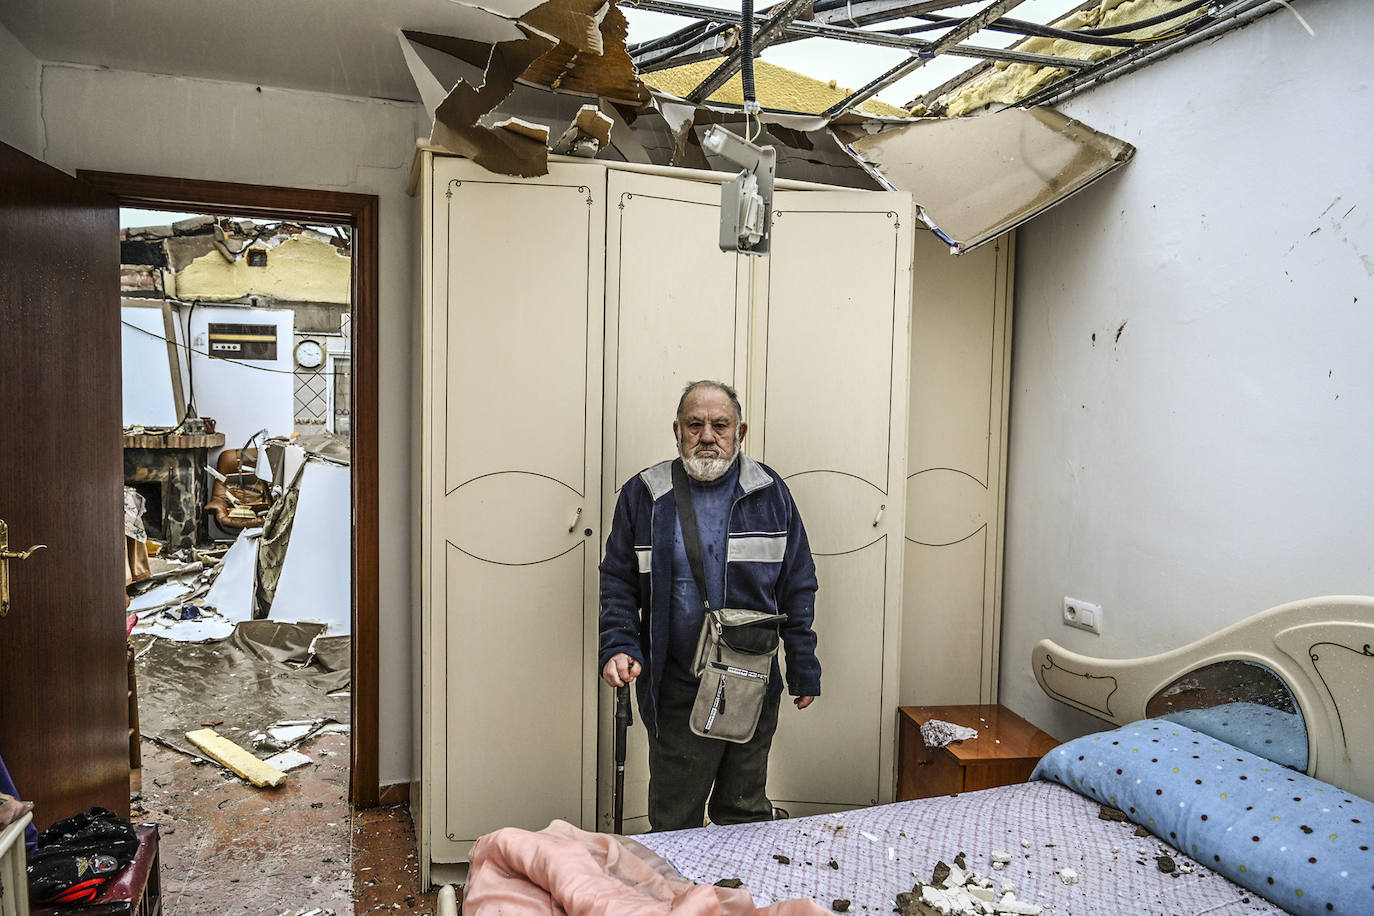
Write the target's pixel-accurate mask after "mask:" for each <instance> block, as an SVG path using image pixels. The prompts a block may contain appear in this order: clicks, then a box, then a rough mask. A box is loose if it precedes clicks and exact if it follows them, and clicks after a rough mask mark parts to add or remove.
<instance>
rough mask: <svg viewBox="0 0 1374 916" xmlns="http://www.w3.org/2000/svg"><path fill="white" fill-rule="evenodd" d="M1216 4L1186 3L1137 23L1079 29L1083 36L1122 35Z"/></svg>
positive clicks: (1204, 1)
mask: <svg viewBox="0 0 1374 916" xmlns="http://www.w3.org/2000/svg"><path fill="white" fill-rule="evenodd" d="M1215 2H1216V0H1191V2H1189V3H1185V4H1183V5H1182V6H1176V7H1174V8H1173V9H1171V10H1169V11H1168V12H1167V13H1160V14H1159V15H1158V16H1151V17H1150V18H1148V19H1137V20H1136V21H1135V22H1126V23H1123V24H1121V25H1112V26H1104V27H1102V28H1100V29H1079V30H1078V32H1080V33H1081V34H1083V35H1120V34H1122V33H1123V32H1134V31H1135V30H1136V29H1143V28H1148V27H1149V26H1152V25H1159V24H1160V23H1161V22H1168V21H1169V20H1171V19H1177V18H1178V17H1180V16H1183V15H1185V14H1187V13H1191V12H1192V11H1193V10H1195V9H1200V8H1201V7H1204V6H1209V5H1211V4H1213V3H1215Z"/></svg>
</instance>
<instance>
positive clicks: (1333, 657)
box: [1031, 595, 1374, 799]
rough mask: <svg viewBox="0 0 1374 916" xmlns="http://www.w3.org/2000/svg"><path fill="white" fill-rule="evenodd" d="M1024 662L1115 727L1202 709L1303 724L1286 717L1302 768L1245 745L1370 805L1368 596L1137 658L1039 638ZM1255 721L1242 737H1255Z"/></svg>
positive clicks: (1318, 604)
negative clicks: (1255, 713)
mask: <svg viewBox="0 0 1374 916" xmlns="http://www.w3.org/2000/svg"><path fill="white" fill-rule="evenodd" d="M1031 665H1032V669H1033V670H1034V671H1035V678H1036V680H1037V681H1039V682H1040V687H1041V689H1043V690H1044V691H1045V692H1046V693H1047V694H1049V695H1050V696H1052V697H1054V698H1055V699H1056V700H1060V701H1061V702H1064V703H1067V704H1068V705H1070V706H1073V707H1075V708H1076V709H1081V710H1083V711H1084V712H1087V713H1090V714H1092V715H1094V716H1097V717H1098V718H1101V719H1105V720H1107V721H1109V722H1112V723H1115V724H1117V725H1125V724H1126V723H1128V722H1134V721H1136V720H1138V719H1144V718H1151V717H1162V716H1168V717H1170V718H1174V717H1176V716H1177V715H1179V714H1182V713H1185V711H1197V712H1189V713H1187V714H1191V715H1195V716H1196V715H1199V714H1200V713H1201V711H1205V710H1207V709H1212V710H1222V709H1226V710H1228V711H1230V712H1237V711H1240V712H1243V711H1246V710H1253V709H1260V710H1263V709H1265V708H1267V709H1268V710H1272V711H1273V712H1272V713H1268V714H1269V715H1271V716H1272V717H1273V718H1275V719H1282V718H1283V716H1282V715H1280V714H1281V713H1289V714H1294V715H1297V716H1300V717H1301V718H1300V719H1292V721H1293V722H1294V723H1300V724H1296V725H1295V728H1296V729H1298V736H1297V737H1298V738H1299V739H1301V740H1303V741H1304V743H1305V751H1306V761H1305V764H1304V762H1303V761H1302V759H1301V750H1299V751H1298V752H1297V753H1298V755H1299V756H1298V759H1297V760H1296V761H1285V760H1283V759H1281V756H1282V755H1281V753H1280V752H1278V751H1277V750H1275V751H1274V752H1272V753H1265V751H1264V750H1256V748H1255V747H1250V748H1247V749H1249V750H1254V751H1255V752H1256V753H1260V754H1263V755H1264V756H1267V757H1270V758H1271V759H1276V760H1279V762H1286V763H1290V765H1295V766H1296V768H1300V769H1304V770H1305V771H1306V772H1307V773H1308V774H1310V775H1312V776H1315V777H1316V778H1318V779H1321V780H1323V781H1325V782H1329V783H1331V784H1333V785H1336V786H1340V787H1341V788H1343V789H1347V790H1349V791H1351V792H1355V793H1357V794H1359V795H1362V796H1364V797H1365V798H1368V799H1374V598H1371V597H1363V596H1343V595H1337V596H1331V597H1324V598H1308V599H1306V600H1304V601H1294V602H1292V603H1291V604H1284V605H1280V606H1279V607H1276V608H1270V609H1269V610H1267V611H1262V612H1260V613H1258V614H1255V615H1254V616H1253V617H1249V618H1247V619H1245V620H1242V621H1240V622H1239V623H1235V624H1232V625H1231V626H1229V627H1226V628H1225V629H1223V630H1219V631H1217V632H1216V633H1213V634H1212V635H1210V636H1207V637H1204V638H1202V639H1199V640H1198V641H1196V642H1194V643H1191V644H1190V645H1186V646H1183V647H1181V648H1178V649H1174V650H1172V651H1169V652H1165V653H1162V654H1160V655H1151V656H1148V657H1144V658H1131V659H1105V658H1094V657H1092V656H1088V655H1079V654H1078V653H1076V652H1071V651H1069V650H1068V649H1065V648H1063V647H1061V646H1059V645H1057V644H1056V643H1054V642H1053V641H1051V640H1048V639H1042V640H1040V642H1038V643H1037V644H1036V646H1035V649H1034V650H1033V651H1032V653H1031ZM1217 718H1218V723H1220V721H1221V719H1222V718H1226V717H1225V716H1222V715H1219V716H1218V717H1217ZM1235 718H1237V724H1239V723H1240V717H1235ZM1290 718H1291V716H1290ZM1253 722H1254V719H1253V718H1251V719H1250V720H1248V722H1247V724H1245V725H1244V726H1242V729H1243V730H1244V731H1247V732H1253V731H1254V728H1253ZM1189 724H1190V725H1191V726H1192V727H1193V728H1195V729H1197V730H1198V731H1208V728H1206V727H1204V726H1202V725H1197V724H1194V723H1189ZM1304 730H1305V735H1304V734H1302V732H1303V731H1304ZM1213 733H1214V734H1216V737H1219V738H1222V739H1223V740H1231V738H1230V737H1228V735H1227V734H1222V733H1216V732H1213ZM1232 743H1236V742H1234V741H1233V742H1232ZM1264 743H1265V744H1268V743H1269V739H1267V738H1266V739H1264ZM1293 746H1295V747H1298V748H1302V745H1301V744H1297V745H1293Z"/></svg>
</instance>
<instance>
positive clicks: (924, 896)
mask: <svg viewBox="0 0 1374 916" xmlns="http://www.w3.org/2000/svg"><path fill="white" fill-rule="evenodd" d="M992 855H993V861H994V865H993V867H994V868H996V867H997V865H996V864H995V863H996V861H997V859H996V857H997V856H998V855H999V853H993V854H992ZM1000 855H1001V856H1002V857H1003V859H1002V863H1001V864H1002V867H1005V866H1006V863H1007V862H1010V861H1011V856H1010V855H1008V854H1006V853H1000ZM966 866H967V862H966V861H965V858H964V854H963V853H960V854H959V855H957V856H955V858H954V864H953V865H948V864H946V863H944V862H937V863H936V864H935V868H934V870H933V871H932V873H931V878H930V882H929V883H926V882H920V881H918V882H917V883H916V886H915V887H913V888H912V889H911V892H910V893H907V894H898V895H897V912H898V913H899V914H901V916H1041V913H1042V912H1043V910H1042V908H1041V907H1039V906H1037V905H1036V904H1034V903H1027V902H1025V901H1023V900H1017V899H1016V894H1015V893H1014V892H1013V891H1012V889H1011V882H1008V881H1004V882H1002V888H1001V891H1002V893H1001V896H1000V897H999V896H998V894H997V892H996V891H994V890H993V880H992V879H991V878H987V877H984V876H982V875H979V874H978V873H977V872H975V871H973V870H972V869H969V868H967V867H966Z"/></svg>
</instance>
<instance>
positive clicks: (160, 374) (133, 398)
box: [119, 299, 214, 426]
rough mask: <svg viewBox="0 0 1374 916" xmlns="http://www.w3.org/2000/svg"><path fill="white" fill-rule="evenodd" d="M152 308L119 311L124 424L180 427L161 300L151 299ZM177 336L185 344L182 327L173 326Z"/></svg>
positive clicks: (126, 308)
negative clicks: (178, 425)
mask: <svg viewBox="0 0 1374 916" xmlns="http://www.w3.org/2000/svg"><path fill="white" fill-rule="evenodd" d="M124 301H125V302H126V303H127V302H128V301H129V300H127V299H126V300H124ZM149 305H151V306H152V307H149ZM149 305H124V306H122V307H121V308H120V310H119V312H120V328H119V336H120V355H121V359H120V364H121V368H122V369H123V379H122V381H123V394H124V425H125V426H136V425H137V426H176V425H177V424H178V423H180V422H181V413H180V412H179V411H178V410H177V405H176V395H175V394H174V392H173V390H172V366H171V360H170V359H168V356H167V343H166V337H167V328H166V324H165V323H164V321H163V318H162V308H161V300H156V299H154V300H149ZM173 334H175V335H176V339H177V342H178V343H183V344H184V341H183V339H182V333H181V327H180V325H174V326H173ZM184 365H185V364H184V363H183V366H184ZM211 416H214V415H213V414H211Z"/></svg>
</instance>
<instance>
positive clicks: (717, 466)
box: [677, 439, 739, 483]
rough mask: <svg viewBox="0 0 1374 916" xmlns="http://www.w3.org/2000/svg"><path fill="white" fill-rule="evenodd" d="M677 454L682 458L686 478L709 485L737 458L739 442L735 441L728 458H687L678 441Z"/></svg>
mask: <svg viewBox="0 0 1374 916" xmlns="http://www.w3.org/2000/svg"><path fill="white" fill-rule="evenodd" d="M677 453H678V455H679V456H680V457H681V458H682V466H683V467H684V468H686V469H687V476H688V477H691V478H692V479H693V480H700V481H701V482H702V483H710V482H711V481H713V480H718V479H719V478H720V476H721V475H722V474H724V473H725V472H726V471H728V470H730V465H732V464H734V463H735V459H737V458H739V440H738V439H736V440H735V443H734V448H733V449H732V450H731V452H730V457H729V458H688V457H687V456H686V455H684V454H683V452H682V443H681V442H680V441H679V442H678V446H677Z"/></svg>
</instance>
